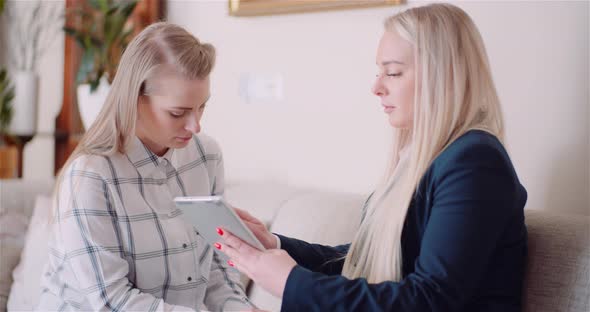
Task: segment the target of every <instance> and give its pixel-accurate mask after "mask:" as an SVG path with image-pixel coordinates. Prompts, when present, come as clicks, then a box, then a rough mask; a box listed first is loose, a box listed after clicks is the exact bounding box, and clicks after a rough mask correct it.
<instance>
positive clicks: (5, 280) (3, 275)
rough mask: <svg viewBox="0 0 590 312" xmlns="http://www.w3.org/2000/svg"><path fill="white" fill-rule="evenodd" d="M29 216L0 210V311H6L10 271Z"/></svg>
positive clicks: (16, 256)
mask: <svg viewBox="0 0 590 312" xmlns="http://www.w3.org/2000/svg"><path fill="white" fill-rule="evenodd" d="M28 223H29V218H28V217H27V216H25V215H23V214H20V213H16V212H8V213H2V212H0V256H1V257H2V259H1V260H0V312H3V311H6V303H7V302H8V294H9V293H10V286H11V285H12V271H13V270H14V268H15V267H16V265H17V264H18V261H19V259H20V254H21V252H22V249H23V246H24V244H25V233H26V232H27V225H28Z"/></svg>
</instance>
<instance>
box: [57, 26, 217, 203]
mask: <svg viewBox="0 0 590 312" xmlns="http://www.w3.org/2000/svg"><path fill="white" fill-rule="evenodd" d="M214 63H215V49H214V48H213V46H212V45H211V44H208V43H201V42H199V40H198V39H197V38H195V37H194V36H193V35H192V34H191V33H189V32H188V31H186V30H185V29H184V28H182V27H180V26H178V25H174V24H170V23H166V22H158V23H154V24H152V25H150V26H148V27H146V28H145V29H144V30H143V31H142V32H140V33H139V34H138V35H137V36H136V37H135V38H134V39H133V40H132V41H131V42H130V43H129V45H128V46H127V48H126V49H125V52H124V53H123V55H122V57H121V62H120V63H119V66H118V68H117V74H116V75H115V79H114V80H113V83H112V85H111V88H110V91H109V94H108V96H107V98H106V101H105V103H104V106H103V108H102V109H101V111H100V113H99V114H98V116H97V118H96V120H95V121H94V123H93V124H92V125H91V126H90V128H89V129H88V131H87V132H86V133H85V134H84V136H83V137H82V139H81V140H80V142H79V143H78V146H77V147H76V149H75V150H74V151H73V152H72V154H71V155H70V157H69V158H68V160H67V161H66V163H65V164H64V166H63V167H62V169H61V171H60V173H59V175H58V178H57V180H56V189H55V194H57V193H58V192H59V187H60V184H61V182H62V180H63V175H64V171H65V170H67V168H68V167H69V166H70V164H71V163H72V161H73V160H75V159H76V158H78V157H79V156H81V155H102V156H110V155H113V154H115V153H117V152H119V153H125V151H126V147H127V146H128V144H129V142H131V139H132V138H133V137H134V135H135V124H136V121H137V105H138V100H139V96H140V95H149V94H148V90H149V89H150V85H152V84H153V81H154V80H156V79H157V78H158V74H160V73H161V72H162V70H170V69H172V70H173V71H174V72H175V73H178V74H180V75H182V77H184V78H186V79H189V80H193V79H202V78H205V77H207V76H209V74H210V73H211V71H212V69H213V65H214Z"/></svg>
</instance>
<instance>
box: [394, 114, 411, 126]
mask: <svg viewBox="0 0 590 312" xmlns="http://www.w3.org/2000/svg"><path fill="white" fill-rule="evenodd" d="M411 124H412V123H411V122H409V121H407V120H399V119H398V118H395V117H394V116H392V115H390V116H389V125H390V126H391V127H393V128H396V129H408V128H410V127H411Z"/></svg>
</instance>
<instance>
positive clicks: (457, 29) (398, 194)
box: [342, 4, 504, 283]
mask: <svg viewBox="0 0 590 312" xmlns="http://www.w3.org/2000/svg"><path fill="white" fill-rule="evenodd" d="M385 31H389V32H397V33H398V34H399V35H400V36H402V37H403V38H404V39H405V40H407V41H408V42H410V43H411V44H412V46H413V51H414V66H415V69H416V72H417V73H418V75H417V76H416V77H417V78H416V83H415V86H416V87H415V91H414V92H415V102H414V119H413V120H414V122H413V125H412V127H411V129H397V130H394V138H393V148H392V156H391V158H390V161H389V164H388V169H387V170H386V173H385V175H384V177H383V179H382V181H381V182H380V183H379V185H378V186H377V188H376V190H375V192H374V194H373V196H372V197H371V199H370V200H369V202H368V203H367V205H366V208H365V209H366V210H365V217H364V219H363V221H362V223H361V226H360V228H359V231H358V232H357V234H356V236H355V238H354V240H353V242H352V245H351V247H350V250H349V253H348V254H347V255H346V259H345V263H344V267H343V271H342V275H344V276H346V277H348V278H358V277H364V278H366V279H367V281H368V282H369V283H379V282H382V281H400V280H401V279H402V274H403V272H402V247H401V236H402V230H403V226H404V222H405V219H406V214H407V211H408V208H409V205H410V202H411V200H412V198H413V197H414V196H415V195H416V190H417V187H418V184H419V182H420V179H421V178H422V176H423V175H424V173H425V172H426V170H427V169H428V167H429V166H430V164H431V163H432V162H433V161H434V159H435V158H436V157H437V156H438V155H439V154H440V153H441V152H442V151H443V150H444V149H445V148H446V147H447V146H448V145H449V144H451V143H452V142H453V141H454V140H456V139H457V138H458V137H460V136H461V135H463V134H464V133H466V132H467V131H469V130H471V129H480V130H484V131H487V132H489V133H491V134H493V135H495V136H496V137H498V139H499V140H500V141H503V136H504V130H503V121H502V112H501V109H500V102H499V99H498V95H497V93H496V88H495V86H494V83H493V80H492V75H491V72H490V67H489V62H488V57H487V54H486V51H485V48H484V44H483V40H482V38H481V35H480V33H479V31H478V30H477V27H476V26H475V24H474V23H473V21H472V20H471V18H470V17H469V16H468V15H467V14H466V13H465V12H464V11H463V10H461V9H460V8H458V7H456V6H453V5H449V4H431V5H427V6H422V7H416V8H411V9H408V10H406V11H403V12H401V13H398V14H396V15H394V16H391V17H389V18H387V19H386V20H385ZM403 149H407V152H408V158H407V162H404V163H403V164H399V161H400V151H401V150H403ZM398 164H399V165H400V166H403V168H398V173H396V175H395V176H394V174H393V172H394V170H395V169H396V167H397V165H398ZM400 170H401V172H400ZM394 177H395V178H394Z"/></svg>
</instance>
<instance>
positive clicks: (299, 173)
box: [25, 0, 590, 214]
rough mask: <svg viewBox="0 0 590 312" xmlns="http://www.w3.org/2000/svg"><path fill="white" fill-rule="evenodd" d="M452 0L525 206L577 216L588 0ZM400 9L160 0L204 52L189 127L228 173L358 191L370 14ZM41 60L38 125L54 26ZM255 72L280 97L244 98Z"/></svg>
mask: <svg viewBox="0 0 590 312" xmlns="http://www.w3.org/2000/svg"><path fill="white" fill-rule="evenodd" d="M410 4H411V5H416V4H421V3H416V2H411V3H410ZM458 5H460V6H461V7H463V8H464V9H465V10H466V11H467V12H468V13H469V14H470V15H471V16H472V17H473V19H474V20H475V22H476V24H477V25H478V27H479V29H480V31H481V33H482V35H483V37H484V40H485V42H486V46H487V48H488V53H489V56H490V60H491V63H492V67H493V73H494V77H495V80H496V83H497V88H498V91H499V93H500V97H501V99H502V101H503V105H504V112H505V118H506V123H507V131H508V137H507V145H508V149H509V152H510V154H511V156H512V159H513V161H514V164H515V167H516V169H517V171H518V173H519V176H520V178H521V180H522V183H523V184H524V185H525V187H526V188H527V190H528V191H529V201H528V204H527V207H528V208H531V209H550V210H554V211H560V212H571V213H583V214H590V209H589V207H590V190H589V189H590V166H589V158H590V157H589V156H590V135H589V131H590V129H589V126H588V124H589V118H590V110H589V103H590V95H589V93H588V89H589V44H590V34H589V28H590V27H589V22H588V20H589V5H588V2H582V1H580V2H514V3H513V2H500V3H498V2H460V3H458ZM405 7H407V6H402V7H389V8H373V9H363V10H349V11H334V12H324V13H307V14H297V15H284V16H271V17H257V18H235V17H229V16H228V14H227V1H225V0H220V1H180V0H173V1H169V3H168V19H169V20H170V21H171V22H175V23H178V24H181V25H184V26H185V27H187V28H188V29H189V30H190V31H192V32H193V33H195V34H196V35H197V36H198V37H199V38H201V39H202V40H204V41H209V42H212V43H213V44H214V45H215V46H216V48H217V50H218V63H217V67H216V69H215V72H214V74H213V90H212V93H213V97H212V98H211V101H210V103H209V108H208V109H207V112H206V115H205V120H204V122H203V126H204V129H205V131H206V132H208V133H209V134H211V135H213V136H215V137H216V138H217V139H218V141H219V142H220V143H221V145H222V147H223V149H224V153H225V155H224V156H225V160H226V170H227V175H228V178H229V179H252V178H255V179H263V178H271V179H277V180H287V181H288V182H290V183H293V184H295V185H304V186H312V187H322V188H328V189H334V190H342V191H354V192H368V191H370V190H371V188H372V187H373V186H374V183H375V181H376V180H377V179H378V178H379V176H380V173H381V171H382V169H383V165H384V163H385V159H386V155H387V154H386V150H387V146H388V138H389V133H388V130H389V128H388V125H387V121H386V118H385V116H384V115H383V113H382V112H381V109H380V107H379V101H378V100H377V98H376V97H374V96H372V95H371V94H370V91H369V88H370V85H371V83H372V80H373V77H374V74H375V65H374V54H375V48H376V46H377V41H378V38H379V36H380V32H381V23H382V20H383V19H384V18H385V17H386V16H388V15H390V14H393V13H395V12H396V11H397V10H399V9H401V8H405ZM41 67H42V69H41V74H42V75H41V76H42V78H41V79H42V81H41V86H42V87H41V88H42V91H41V95H40V99H41V100H40V110H41V114H40V116H41V118H40V120H39V125H40V129H42V130H45V129H46V130H52V129H53V122H54V119H55V115H56V114H57V112H58V110H59V107H60V105H61V101H62V90H63V86H62V83H63V82H62V80H63V79H62V77H63V36H62V37H60V38H59V39H58V40H56V42H55V44H54V47H53V50H52V52H50V53H49V54H48V55H47V56H46V59H44V60H43V65H42V66H41ZM265 72H270V73H277V72H278V73H281V74H282V75H283V77H284V88H285V99H284V100H283V101H282V102H280V103H251V104H246V103H245V102H244V101H243V100H242V99H241V98H240V97H239V96H238V82H239V78H240V76H241V75H242V74H244V73H265ZM56 77H59V79H56ZM50 145H51V144H50V143H47V144H45V143H36V144H35V142H32V143H30V144H29V146H28V147H27V151H26V153H27V154H26V156H25V158H26V163H25V176H26V177H28V178H36V177H45V176H49V175H50V174H51V172H52V170H53V152H52V151H51V152H50V149H51V148H52V145H51V146H50ZM49 160H50V161H49Z"/></svg>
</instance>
